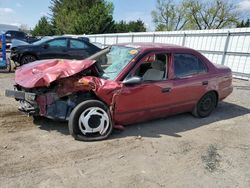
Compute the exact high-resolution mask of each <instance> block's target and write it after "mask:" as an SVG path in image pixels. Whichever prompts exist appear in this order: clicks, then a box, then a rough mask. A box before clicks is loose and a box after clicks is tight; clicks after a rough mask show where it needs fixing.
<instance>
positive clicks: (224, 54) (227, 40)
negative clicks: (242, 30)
mask: <svg viewBox="0 0 250 188" xmlns="http://www.w3.org/2000/svg"><path fill="white" fill-rule="evenodd" d="M229 39H230V31H228V32H227V38H226V42H225V46H224V50H223V55H222V60H221V64H222V65H224V64H225V59H226V54H227V49H228V44H229Z"/></svg>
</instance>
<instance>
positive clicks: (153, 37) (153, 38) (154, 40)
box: [152, 33, 155, 43]
mask: <svg viewBox="0 0 250 188" xmlns="http://www.w3.org/2000/svg"><path fill="white" fill-rule="evenodd" d="M152 42H153V43H155V33H154V34H153V41H152Z"/></svg>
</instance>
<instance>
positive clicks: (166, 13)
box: [151, 0, 188, 31]
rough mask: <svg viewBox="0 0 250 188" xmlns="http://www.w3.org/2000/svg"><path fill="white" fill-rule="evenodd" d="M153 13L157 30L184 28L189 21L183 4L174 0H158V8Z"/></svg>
mask: <svg viewBox="0 0 250 188" xmlns="http://www.w3.org/2000/svg"><path fill="white" fill-rule="evenodd" d="M151 14H152V18H153V22H154V23H155V25H156V30H157V31H165V30H166V31H173V30H182V29H183V27H184V26H185V24H186V23H187V21H188V20H187V18H186V16H185V10H184V7H183V6H182V4H176V3H174V1H173V0H157V5H156V10H153V11H152V13H151Z"/></svg>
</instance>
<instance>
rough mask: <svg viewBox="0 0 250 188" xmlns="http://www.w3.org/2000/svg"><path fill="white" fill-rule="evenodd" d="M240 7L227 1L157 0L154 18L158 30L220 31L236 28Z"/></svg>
mask: <svg viewBox="0 0 250 188" xmlns="http://www.w3.org/2000/svg"><path fill="white" fill-rule="evenodd" d="M239 15H240V14H239V12H238V7H237V5H236V4H235V3H233V2H231V1H230V0H229V1H226V0H210V1H206V0H183V1H182V2H181V3H176V2H174V1H173V0H157V6H156V10H154V11H153V12H152V18H153V21H154V23H155V25H156V30H158V31H163V30H168V31H172V30H184V29H200V30H201V29H220V28H225V27H235V26H236V24H237V23H238V20H239Z"/></svg>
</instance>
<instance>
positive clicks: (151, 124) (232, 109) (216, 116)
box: [34, 102, 250, 139]
mask: <svg viewBox="0 0 250 188" xmlns="http://www.w3.org/2000/svg"><path fill="white" fill-rule="evenodd" d="M248 113H250V109H248V108H245V107H242V106H239V105H236V104H233V103H228V102H220V103H219V105H218V107H217V108H216V109H215V110H214V112H213V113H212V114H211V115H210V116H209V117H207V118H194V117H193V116H192V115H191V114H190V113H183V114H179V115H175V116H170V117H166V118H162V119H158V120H152V121H148V122H144V123H138V124H134V125H130V126H126V128H125V130H124V131H114V133H113V134H112V135H111V137H110V139H117V138H125V137H131V136H141V137H153V138H159V137H161V135H168V136H173V137H181V135H180V134H179V133H181V132H185V131H189V130H192V129H196V128H199V127H201V126H205V125H208V124H211V123H214V122H219V121H222V120H227V119H231V118H235V117H239V116H243V115H245V114H248ZM34 123H35V124H36V125H38V126H39V128H40V129H42V130H46V131H58V132H60V133H62V134H65V135H69V131H68V125H67V122H56V121H53V120H48V119H42V120H37V121H34Z"/></svg>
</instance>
